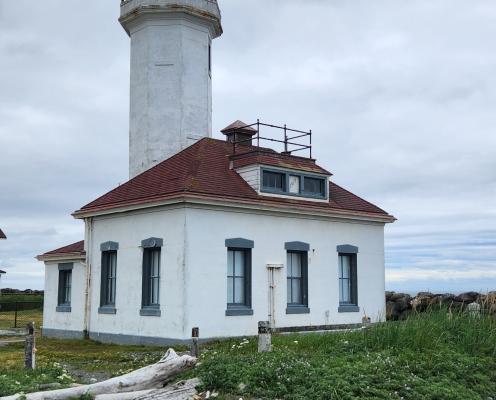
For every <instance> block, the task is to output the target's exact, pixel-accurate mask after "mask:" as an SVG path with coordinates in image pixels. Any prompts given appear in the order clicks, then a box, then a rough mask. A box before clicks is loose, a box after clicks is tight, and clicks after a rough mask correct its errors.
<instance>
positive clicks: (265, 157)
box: [231, 147, 332, 175]
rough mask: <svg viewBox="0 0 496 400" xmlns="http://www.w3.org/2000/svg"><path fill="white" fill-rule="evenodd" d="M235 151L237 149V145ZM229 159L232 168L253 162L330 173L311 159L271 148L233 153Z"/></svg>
mask: <svg viewBox="0 0 496 400" xmlns="http://www.w3.org/2000/svg"><path fill="white" fill-rule="evenodd" d="M237 151H239V147H238V150H237ZM231 160H233V162H234V168H241V167H245V166H248V165H253V164H262V165H272V166H274V167H281V168H292V169H297V170H300V171H306V172H314V173H318V174H324V175H332V174H331V173H330V172H329V171H327V170H325V169H324V168H322V167H320V166H318V165H317V164H316V163H315V160H313V159H310V158H304V157H296V156H290V155H286V154H280V153H277V152H275V151H273V150H272V151H267V150H265V149H263V150H254V151H248V152H245V153H242V154H234V155H232V156H231Z"/></svg>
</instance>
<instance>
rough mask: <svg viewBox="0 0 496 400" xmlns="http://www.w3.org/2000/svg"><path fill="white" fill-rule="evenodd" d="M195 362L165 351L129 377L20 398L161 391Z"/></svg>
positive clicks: (34, 399)
mask: <svg viewBox="0 0 496 400" xmlns="http://www.w3.org/2000/svg"><path fill="white" fill-rule="evenodd" d="M196 361H197V360H196V358H194V357H191V356H189V355H183V356H179V355H177V353H176V352H175V351H174V350H172V349H169V350H167V353H165V355H164V357H163V358H162V359H161V360H160V361H159V362H157V363H156V364H153V365H149V366H147V367H144V368H141V369H138V370H136V371H133V372H130V373H129V374H126V375H122V376H118V377H115V378H112V379H109V380H106V381H103V382H98V383H93V384H91V385H83V386H78V387H74V388H68V389H59V390H52V391H48V392H36V393H30V394H27V395H25V397H22V398H23V399H26V400H67V399H70V398H74V397H75V398H78V397H80V396H83V395H85V394H90V395H92V396H97V395H101V394H112V393H128V392H137V391H143V390H149V389H163V387H164V386H165V385H166V384H167V382H168V381H169V380H170V379H171V378H173V377H174V376H176V375H178V374H180V373H182V372H184V371H186V370H188V369H190V368H192V367H193V366H194V365H195V364H196ZM145 395H146V394H145ZM19 397H20V396H19V395H13V396H7V397H1V398H0V400H17V399H18V398H19ZM121 398H122V397H121Z"/></svg>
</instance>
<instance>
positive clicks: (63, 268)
mask: <svg viewBox="0 0 496 400" xmlns="http://www.w3.org/2000/svg"><path fill="white" fill-rule="evenodd" d="M72 268H73V265H72V264H59V288H58V301H57V311H59V312H70V311H71V294H72V293H71V292H72Z"/></svg>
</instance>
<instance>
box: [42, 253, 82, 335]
mask: <svg viewBox="0 0 496 400" xmlns="http://www.w3.org/2000/svg"><path fill="white" fill-rule="evenodd" d="M71 262H72V263H73V269H72V289H71V312H57V303H58V287H59V263H71ZM85 286H86V267H85V265H84V264H83V263H82V262H81V261H80V260H61V261H50V262H45V296H44V305H43V331H44V333H49V332H50V330H56V331H58V332H60V333H61V334H60V336H67V337H80V336H82V332H83V330H84V304H85ZM55 335H57V334H55Z"/></svg>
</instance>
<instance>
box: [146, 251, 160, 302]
mask: <svg viewBox="0 0 496 400" xmlns="http://www.w3.org/2000/svg"><path fill="white" fill-rule="evenodd" d="M160 254H161V249H160V247H157V248H150V249H145V250H144V255H143V307H160V298H159V296H160Z"/></svg>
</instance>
